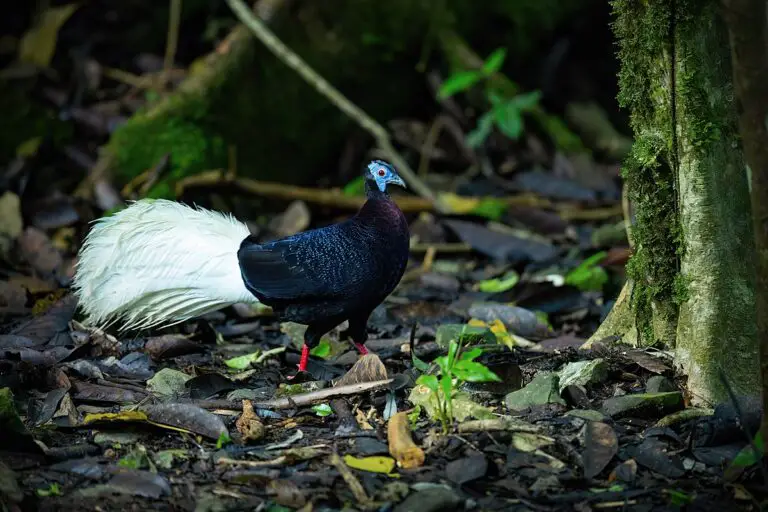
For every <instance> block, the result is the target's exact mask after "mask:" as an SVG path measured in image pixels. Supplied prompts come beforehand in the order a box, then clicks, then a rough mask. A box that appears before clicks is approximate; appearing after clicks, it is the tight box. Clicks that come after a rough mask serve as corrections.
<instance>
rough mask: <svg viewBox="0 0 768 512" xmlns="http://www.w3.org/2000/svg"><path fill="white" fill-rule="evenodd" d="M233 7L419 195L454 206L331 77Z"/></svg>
mask: <svg viewBox="0 0 768 512" xmlns="http://www.w3.org/2000/svg"><path fill="white" fill-rule="evenodd" d="M227 4H228V5H229V7H230V9H232V11H233V12H234V13H235V15H236V16H237V18H238V19H239V20H240V21H241V22H242V23H243V24H244V25H245V26H247V27H248V28H249V29H250V30H251V32H253V34H254V35H255V36H256V37H257V38H258V39H259V41H261V42H262V44H264V46H266V47H267V48H268V49H269V50H270V51H271V52H272V53H273V54H274V55H275V56H276V57H278V58H279V59H280V60H282V61H283V62H284V63H285V64H286V65H287V66H288V67H290V68H291V69H293V70H294V71H295V72H296V73H297V74H298V75H299V76H301V77H302V78H303V79H304V80H305V81H306V82H307V83H308V84H310V85H311V86H312V87H314V88H315V90H317V92H319V93H320V94H322V95H323V96H325V97H326V98H327V99H328V100H329V101H330V102H331V103H333V104H334V105H336V106H337V107H338V108H339V110H341V111H342V112H344V113H345V114H346V115H348V116H349V117H350V118H351V119H352V120H354V121H355V122H357V124H359V125H360V127H361V128H363V129H364V130H365V131H367V132H368V133H370V134H371V136H373V138H374V139H375V140H376V144H377V145H378V146H379V148H380V149H381V150H382V151H384V152H385V153H386V154H387V155H388V156H389V160H390V161H391V162H392V164H394V166H395V167H396V168H397V171H398V173H400V175H401V176H402V177H403V179H404V180H405V181H406V183H408V186H409V187H410V188H412V189H413V191H414V192H416V193H417V194H418V195H420V196H422V197H423V198H425V199H427V200H428V201H430V202H431V203H433V204H434V206H435V208H436V209H437V210H438V211H441V212H448V211H450V209H449V208H448V206H447V205H445V204H443V202H442V201H440V200H439V199H438V198H437V197H436V196H435V194H434V193H433V192H432V190H430V188H429V187H428V186H427V185H426V184H425V183H424V182H423V181H421V180H420V179H419V177H418V176H416V174H415V173H414V172H413V171H412V170H411V168H410V166H409V165H408V163H407V162H406V161H405V159H404V158H403V157H402V156H401V155H400V154H399V153H398V152H397V150H396V149H395V148H394V146H392V142H391V140H390V138H389V133H387V130H385V129H384V127H383V126H381V125H380V124H379V123H377V122H376V121H375V120H374V119H373V118H371V117H370V116H369V115H368V114H366V113H365V112H364V111H363V110H362V109H361V108H360V107H358V106H357V105H355V104H354V103H352V102H351V101H349V100H348V99H347V98H346V97H345V96H344V95H343V94H341V92H339V91H338V90H337V89H336V88H335V87H333V86H332V85H331V84H330V83H328V81H327V80H325V79H324V78H323V77H322V76H320V75H319V74H318V73H317V72H316V71H315V70H314V69H312V68H311V67H309V66H308V65H307V64H306V63H305V62H304V61H303V60H302V59H301V57H299V56H298V55H296V53H294V52H293V51H292V50H291V49H290V48H288V47H287V46H286V45H285V44H283V42H282V41H281V40H280V39H278V38H277V36H275V35H274V34H273V33H272V31H270V30H269V28H267V26H266V25H264V23H262V21H261V20H259V18H258V17H256V15H255V14H254V13H253V11H252V10H251V9H249V8H248V6H247V5H246V4H245V3H244V2H243V1H242V0H227Z"/></svg>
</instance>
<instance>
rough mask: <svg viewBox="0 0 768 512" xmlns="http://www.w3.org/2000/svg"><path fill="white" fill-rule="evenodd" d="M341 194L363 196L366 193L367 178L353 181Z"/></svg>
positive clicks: (359, 177)
mask: <svg viewBox="0 0 768 512" xmlns="http://www.w3.org/2000/svg"><path fill="white" fill-rule="evenodd" d="M341 193H342V194H343V195H345V196H361V195H363V193H365V178H363V176H358V177H357V178H355V179H353V180H352V181H350V182H349V183H347V184H346V185H344V188H343V189H342V191H341Z"/></svg>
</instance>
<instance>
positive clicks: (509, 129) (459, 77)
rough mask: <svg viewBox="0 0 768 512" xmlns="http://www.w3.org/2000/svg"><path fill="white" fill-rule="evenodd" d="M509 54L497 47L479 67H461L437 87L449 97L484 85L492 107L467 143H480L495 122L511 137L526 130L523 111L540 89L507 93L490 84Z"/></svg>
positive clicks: (533, 104)
mask: <svg viewBox="0 0 768 512" xmlns="http://www.w3.org/2000/svg"><path fill="white" fill-rule="evenodd" d="M506 56H507V51H506V50H505V49H504V48H499V49H497V50H495V51H494V52H493V53H491V55H489V56H488V58H487V59H486V60H485V62H483V65H482V67H481V68H480V69H472V70H466V71H458V72H456V73H454V74H452V75H451V76H449V77H448V78H447V79H446V80H445V82H443V84H442V85H441V86H440V90H439V91H438V96H439V97H440V98H448V97H450V96H452V95H454V94H456V93H459V92H462V91H466V90H468V89H470V88H472V87H474V86H475V85H478V84H480V83H482V84H483V86H484V87H485V89H484V94H485V97H486V98H487V100H488V102H489V103H490V105H491V107H490V109H489V110H488V111H487V112H486V113H484V114H483V115H482V116H480V118H479V119H478V121H477V127H476V128H475V129H474V130H472V131H471V132H470V133H469V134H468V135H467V144H468V145H469V146H471V147H478V146H480V145H481V144H482V143H483V142H484V141H485V139H487V138H488V135H490V134H491V130H493V127H494V126H496V127H497V128H498V129H499V131H500V132H501V133H503V134H504V135H506V136H507V137H509V138H510V139H513V140H517V139H519V138H520V135H521V134H522V133H523V114H525V113H526V112H530V111H531V110H533V109H534V108H535V107H536V106H537V105H538V103H539V99H541V92H540V91H531V92H528V93H524V94H518V95H515V96H512V97H507V96H504V95H502V94H500V93H499V92H498V91H496V90H494V88H493V87H492V86H491V85H490V84H489V82H488V78H490V77H491V76H493V75H494V74H496V73H497V72H498V71H499V69H500V68H501V65H502V64H503V63H504V59H505V58H506Z"/></svg>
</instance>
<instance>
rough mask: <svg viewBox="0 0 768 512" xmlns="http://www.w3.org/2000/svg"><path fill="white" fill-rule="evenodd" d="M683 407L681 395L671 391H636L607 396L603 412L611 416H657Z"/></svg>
mask: <svg viewBox="0 0 768 512" xmlns="http://www.w3.org/2000/svg"><path fill="white" fill-rule="evenodd" d="M682 407H683V395H682V393H679V392H671V393H638V394H633V395H624V396H617V397H613V398H609V399H607V400H605V401H604V402H603V412H604V413H605V414H607V415H608V416H610V417H611V418H622V417H624V416H637V417H659V416H663V415H665V414H668V413H670V412H674V411H676V410H679V409H681V408H682Z"/></svg>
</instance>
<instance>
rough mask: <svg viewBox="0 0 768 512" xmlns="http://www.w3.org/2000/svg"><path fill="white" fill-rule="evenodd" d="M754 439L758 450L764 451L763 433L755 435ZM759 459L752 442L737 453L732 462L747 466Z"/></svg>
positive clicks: (739, 465) (743, 466)
mask: <svg viewBox="0 0 768 512" xmlns="http://www.w3.org/2000/svg"><path fill="white" fill-rule="evenodd" d="M754 441H755V447H756V448H757V451H758V452H759V453H761V454H762V453H764V450H763V435H762V434H761V433H760V432H758V433H757V434H756V435H755V438H754ZM758 460H759V459H758V458H757V457H755V450H754V449H753V448H752V444H748V445H747V446H745V447H744V448H742V449H741V451H740V452H739V453H738V454H737V455H736V457H735V458H734V459H733V461H732V462H731V466H735V467H741V468H745V467H749V466H752V465H753V464H755V463H756V462H757V461H758Z"/></svg>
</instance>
